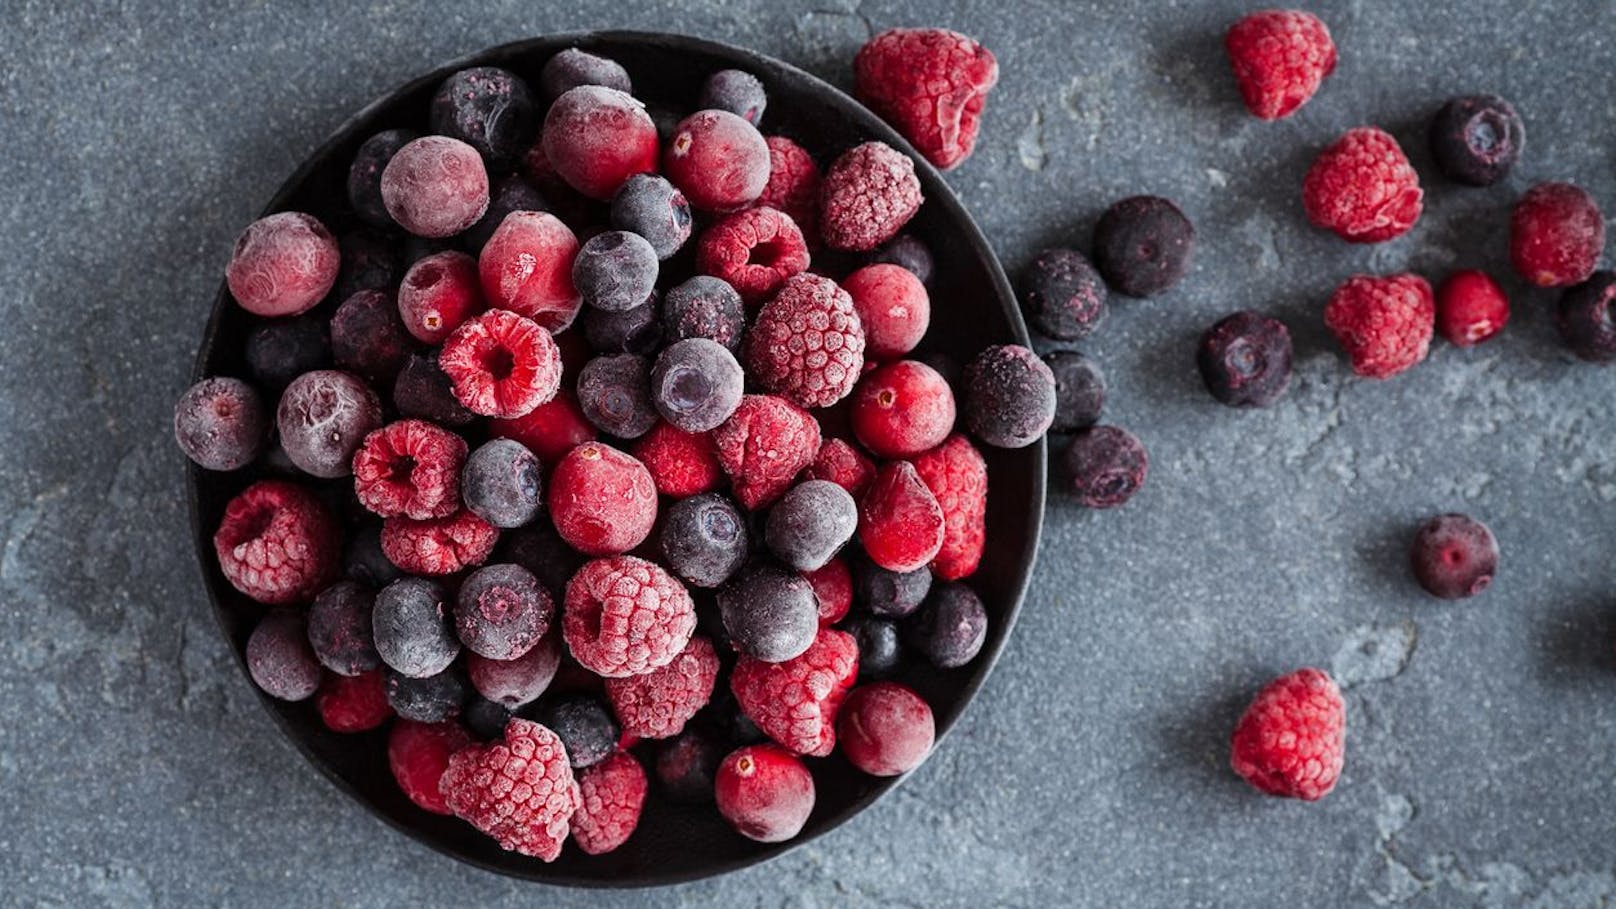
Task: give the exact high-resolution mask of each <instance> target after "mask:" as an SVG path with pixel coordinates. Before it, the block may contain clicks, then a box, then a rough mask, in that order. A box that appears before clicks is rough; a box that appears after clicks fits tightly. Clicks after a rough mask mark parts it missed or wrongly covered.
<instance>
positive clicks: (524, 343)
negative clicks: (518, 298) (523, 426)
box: [438, 309, 561, 419]
mask: <svg viewBox="0 0 1616 909" xmlns="http://www.w3.org/2000/svg"><path fill="white" fill-rule="evenodd" d="M438 365H439V366H440V367H442V369H443V371H444V373H446V374H447V375H448V376H449V381H450V382H452V383H453V384H454V393H455V397H456V398H458V399H459V400H460V403H461V404H464V405H465V406H466V408H467V409H468V410H470V411H471V412H472V413H475V414H480V415H482V416H486V417H499V418H501V419H511V418H514V417H520V416H523V415H524V414H527V413H530V412H531V411H532V410H533V408H535V407H538V406H539V405H540V404H543V403H544V402H546V401H548V400H550V399H551V398H554V397H555V395H556V391H557V390H559V389H560V388H561V351H560V350H559V349H558V348H557V347H556V343H555V339H553V338H552V337H551V336H550V333H549V332H548V331H545V330H544V328H542V327H541V326H540V325H539V324H538V323H536V322H534V321H533V320H531V319H525V318H523V317H522V316H519V315H517V314H516V313H514V312H508V311H506V310H502V309H495V310H490V311H488V312H485V313H483V314H482V315H480V316H477V317H475V318H472V319H468V320H466V321H465V322H464V323H462V324H461V326H460V327H459V328H456V329H455V330H454V333H453V334H451V335H450V336H449V340H448V341H447V342H445V343H444V345H443V350H442V352H440V353H439V354H438Z"/></svg>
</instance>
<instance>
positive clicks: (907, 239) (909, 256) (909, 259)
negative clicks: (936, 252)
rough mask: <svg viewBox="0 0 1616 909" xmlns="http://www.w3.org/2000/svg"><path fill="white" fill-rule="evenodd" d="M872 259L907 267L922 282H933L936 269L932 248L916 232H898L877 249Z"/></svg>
mask: <svg viewBox="0 0 1616 909" xmlns="http://www.w3.org/2000/svg"><path fill="white" fill-rule="evenodd" d="M870 261H872V262H885V263H887V264H889V265H896V266H898V267H899V268H907V269H908V270H909V273H910V274H912V275H914V276H915V277H917V278H919V279H920V283H922V284H930V283H931V275H932V271H933V269H934V262H933V260H932V257H931V250H930V249H928V248H927V247H926V244H925V243H924V242H922V241H921V240H920V239H919V238H918V237H916V236H915V235H914V234H898V235H897V236H896V237H893V238H892V239H891V240H888V241H887V245H885V246H883V247H881V248H880V249H878V250H876V251H875V255H874V256H872V257H871V259H870Z"/></svg>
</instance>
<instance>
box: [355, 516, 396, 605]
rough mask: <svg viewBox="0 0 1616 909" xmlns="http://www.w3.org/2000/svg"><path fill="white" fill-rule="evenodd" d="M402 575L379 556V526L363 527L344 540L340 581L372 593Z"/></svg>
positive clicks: (380, 539)
mask: <svg viewBox="0 0 1616 909" xmlns="http://www.w3.org/2000/svg"><path fill="white" fill-rule="evenodd" d="M403 574H404V573H403V572H402V571H399V570H398V566H397V565H394V564H393V563H392V561H391V560H389V559H388V558H387V554H386V553H384V552H382V525H380V524H374V523H372V524H366V525H364V526H362V527H360V528H359V529H358V530H356V531H354V533H353V535H352V536H350V537H349V538H348V547H347V548H346V549H344V550H343V551H342V576H343V577H345V578H347V579H348V580H350V581H358V582H359V583H360V584H363V585H364V586H366V587H369V588H370V589H372V590H376V589H379V588H382V587H386V586H387V585H388V584H391V583H393V582H394V581H396V580H398V579H399V578H400V577H402V576H403Z"/></svg>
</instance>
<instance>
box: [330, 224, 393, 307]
mask: <svg viewBox="0 0 1616 909" xmlns="http://www.w3.org/2000/svg"><path fill="white" fill-rule="evenodd" d="M337 248H338V251H339V252H340V253H341V255H342V265H340V266H339V267H338V268H337V283H336V286H335V287H333V288H332V289H331V299H333V300H346V299H348V298H349V297H351V296H353V295H354V294H356V293H359V292H360V291H362V290H386V291H391V290H393V289H394V288H396V287H398V282H399V280H400V279H402V278H403V277H404V251H403V250H402V249H401V248H400V247H399V245H398V244H397V243H395V242H393V240H391V239H389V238H388V237H385V236H383V235H382V234H381V233H380V232H379V231H375V230H371V229H369V228H363V229H361V230H353V231H349V232H348V233H345V234H343V235H342V238H341V239H340V240H338V241H337Z"/></svg>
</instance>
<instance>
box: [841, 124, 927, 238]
mask: <svg viewBox="0 0 1616 909" xmlns="http://www.w3.org/2000/svg"><path fill="white" fill-rule="evenodd" d="M923 201H925V199H924V197H923V196H922V195H921V193H920V178H919V177H916V176H915V162H913V161H911V160H909V158H908V156H906V155H904V154H903V152H900V151H898V150H897V149H895V148H893V147H892V146H890V145H887V144H886V143H884V142H866V143H864V144H863V145H858V146H855V147H853V148H851V149H849V150H847V151H846V152H843V153H842V156H841V157H840V158H837V159H836V163H834V164H832V165H831V166H830V170H829V171H828V172H826V174H825V181H824V184H823V186H822V187H821V189H820V192H819V230H820V234H821V235H822V236H823V237H824V238H825V245H827V246H829V247H830V248H831V249H841V250H851V251H854V252H866V251H869V250H872V249H874V248H876V247H877V246H880V245H881V244H882V243H885V242H886V241H888V240H890V239H892V238H893V237H894V236H896V235H897V233H898V231H900V230H902V229H903V226H904V225H905V224H908V223H909V219H910V218H913V217H914V216H915V212H917V211H919V210H920V203H921V202H923Z"/></svg>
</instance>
